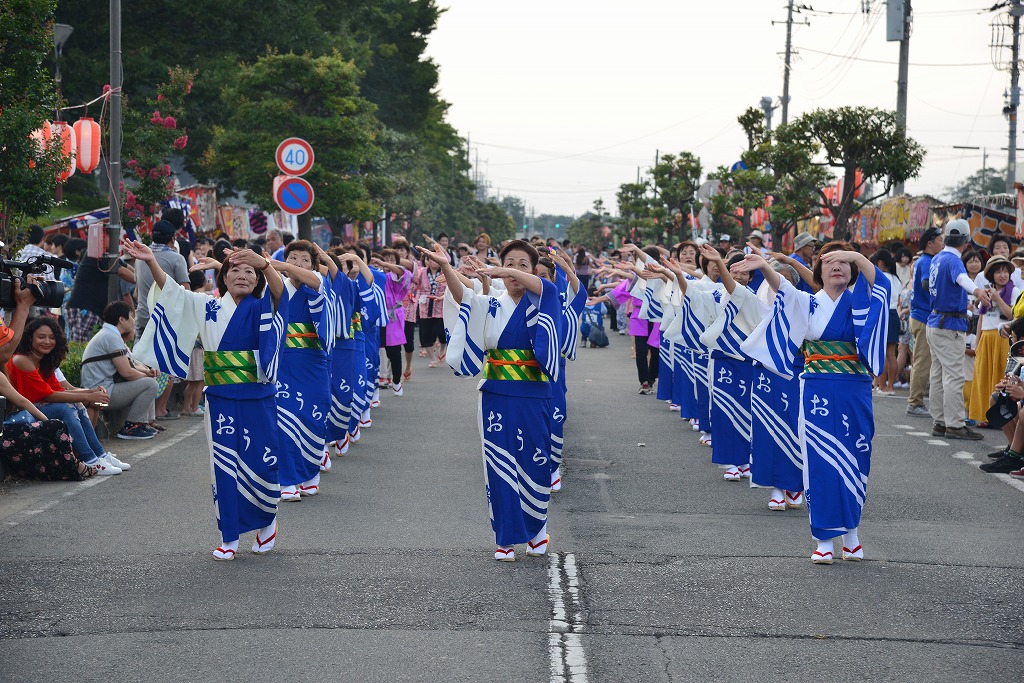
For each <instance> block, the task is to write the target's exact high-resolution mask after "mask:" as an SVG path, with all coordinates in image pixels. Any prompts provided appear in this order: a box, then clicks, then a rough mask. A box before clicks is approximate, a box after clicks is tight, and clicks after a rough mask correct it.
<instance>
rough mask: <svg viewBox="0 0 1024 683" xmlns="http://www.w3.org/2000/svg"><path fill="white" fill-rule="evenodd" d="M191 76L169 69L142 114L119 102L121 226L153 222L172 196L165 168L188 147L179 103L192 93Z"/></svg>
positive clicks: (169, 179)
mask: <svg viewBox="0 0 1024 683" xmlns="http://www.w3.org/2000/svg"><path fill="white" fill-rule="evenodd" d="M194 78H195V73H194V72H191V71H186V70H185V69H182V68H180V67H176V68H174V69H171V70H170V71H169V72H168V74H167V81H166V82H165V83H161V84H160V86H158V88H157V96H156V97H155V98H149V100H148V101H147V102H146V104H147V105H148V106H147V107H145V108H142V107H135V106H131V105H133V104H134V103H132V102H127V101H126V102H125V105H126V106H125V107H124V109H123V129H124V146H123V147H122V156H123V157H124V158H126V159H127V161H125V178H124V180H125V185H126V186H129V187H130V189H126V190H125V192H124V196H123V198H122V201H123V202H124V210H123V212H122V220H121V222H122V224H123V225H124V226H125V227H128V228H135V227H136V226H138V225H139V224H140V223H142V222H143V221H145V220H146V219H147V218H150V217H152V216H155V215H156V214H157V213H158V212H159V210H160V204H161V202H163V201H164V200H165V199H167V198H168V197H169V196H170V195H171V193H172V191H173V190H174V181H173V180H171V178H170V175H171V167H170V165H169V164H168V163H167V161H168V160H169V159H170V157H171V156H172V155H173V154H174V153H175V152H176V151H177V152H180V151H181V150H183V149H185V147H186V146H187V145H188V135H187V133H186V131H185V129H184V128H183V127H182V125H181V124H182V118H181V117H182V115H183V113H184V111H185V107H184V100H185V97H186V96H187V95H188V94H189V92H190V91H191V89H192V80H193V79H194Z"/></svg>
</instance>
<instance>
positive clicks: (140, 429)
mask: <svg viewBox="0 0 1024 683" xmlns="http://www.w3.org/2000/svg"><path fill="white" fill-rule="evenodd" d="M134 337H135V311H133V310H132V307H131V306H129V305H128V304H126V303H125V302H124V301H112V302H110V303H109V304H107V306H106V308H104V309H103V327H102V328H100V331H99V332H97V333H96V334H95V335H94V336H93V338H92V339H91V340H89V344H88V345H87V346H86V347H85V352H84V353H83V354H82V384H83V385H85V386H87V387H103V389H105V390H106V392H107V395H108V396H109V397H110V402H109V405H108V409H109V410H119V409H121V408H128V415H127V417H126V421H125V423H124V425H123V426H122V427H121V429H120V430H118V432H117V438H119V439H152V438H153V437H154V436H156V434H157V431H156V430H155V429H153V428H152V427H150V426H149V422H151V421H152V420H153V419H155V417H156V408H155V401H156V397H157V392H158V388H157V382H156V379H155V377H156V374H157V373H156V372H155V371H154V370H152V369H150V368H146V369H145V370H143V369H140V368H136V367H135V365H134V364H133V363H132V361H131V356H130V355H129V352H128V345H127V344H126V343H125V342H126V341H130V340H132V339H133V338H134Z"/></svg>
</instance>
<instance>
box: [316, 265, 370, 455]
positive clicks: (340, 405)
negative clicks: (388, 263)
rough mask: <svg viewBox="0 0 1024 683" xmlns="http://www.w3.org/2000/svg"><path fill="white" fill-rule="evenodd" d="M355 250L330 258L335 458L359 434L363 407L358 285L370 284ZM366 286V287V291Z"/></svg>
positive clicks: (330, 422) (330, 420)
mask: <svg viewBox="0 0 1024 683" xmlns="http://www.w3.org/2000/svg"><path fill="white" fill-rule="evenodd" d="M361 251H362V250H360V249H357V248H355V247H341V248H339V249H338V251H337V252H336V254H335V252H334V250H332V254H334V257H336V258H337V259H338V261H339V262H340V263H339V271H338V273H337V274H336V275H335V276H334V277H333V279H332V280H331V289H333V290H334V304H335V306H336V307H337V311H336V313H335V316H336V318H337V320H338V328H337V330H336V332H335V334H336V337H335V340H334V349H333V350H332V351H331V394H332V397H331V412H330V413H329V415H328V417H327V440H328V443H329V445H330V448H329V450H330V451H332V452H333V453H337V454H338V455H344V454H345V453H347V452H348V449H349V445H350V444H351V442H352V435H353V434H358V430H359V416H360V415H362V413H363V410H364V409H365V407H366V391H365V387H366V362H365V356H366V344H365V342H364V340H363V323H362V315H361V313H360V309H361V307H362V300H361V298H360V289H361V287H362V286H363V285H362V284H361V283H370V282H372V281H373V273H371V272H370V269H369V268H368V267H367V265H366V263H364V262H363V259H362V258H360V256H359V253H360V252H361ZM368 286H369V285H367V287H368ZM330 455H331V453H329V454H328V455H327V456H325V457H324V470H327V469H330V462H331V459H330Z"/></svg>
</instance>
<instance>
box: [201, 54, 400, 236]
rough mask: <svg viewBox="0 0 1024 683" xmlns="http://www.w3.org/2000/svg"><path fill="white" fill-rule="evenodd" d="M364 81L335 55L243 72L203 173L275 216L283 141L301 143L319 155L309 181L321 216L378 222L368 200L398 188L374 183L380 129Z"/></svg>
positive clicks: (271, 60)
mask: <svg viewBox="0 0 1024 683" xmlns="http://www.w3.org/2000/svg"><path fill="white" fill-rule="evenodd" d="M360 75H361V74H360V71H359V69H358V68H357V67H356V66H355V64H354V63H353V62H351V61H346V60H345V59H343V58H342V57H341V56H340V55H338V54H333V55H329V56H323V57H311V56H310V55H296V54H275V53H270V54H267V55H266V56H264V57H261V58H260V59H258V60H257V61H256V62H255V63H254V64H251V65H246V66H244V67H242V68H241V69H240V70H239V72H238V77H237V80H236V82H235V84H234V85H232V86H231V87H229V88H227V89H226V90H225V91H224V101H225V105H226V107H227V110H228V111H230V112H231V115H230V116H229V117H228V119H227V120H226V121H225V123H224V124H223V125H218V126H215V127H214V131H213V141H212V144H211V145H210V147H209V148H208V150H207V154H206V157H205V160H204V163H205V166H206V167H207V169H208V170H209V171H210V172H211V175H213V176H215V177H217V178H219V179H222V182H223V183H224V184H225V186H226V187H228V188H237V189H240V190H243V191H244V192H245V193H246V197H247V199H248V200H249V201H251V202H253V203H255V204H257V205H259V206H260V207H262V208H263V209H266V210H271V209H273V207H274V199H273V194H272V187H273V179H274V177H275V176H276V175H278V174H279V171H278V169H277V164H276V162H275V159H274V153H275V151H276V149H277V146H278V144H279V143H280V142H281V140H282V139H284V138H285V137H288V136H289V135H296V136H298V137H301V138H304V139H306V140H307V141H308V142H309V143H310V145H312V147H313V150H314V152H315V154H316V163H315V164H314V165H313V168H312V170H310V171H309V173H307V174H306V176H305V177H306V180H308V181H309V182H310V184H311V185H312V186H313V190H314V192H315V193H316V204H315V209H316V213H318V214H320V215H325V216H329V217H332V218H338V217H341V218H344V219H352V220H368V219H372V218H374V217H375V216H376V215H377V209H376V207H375V205H374V203H373V202H372V201H371V192H375V193H378V194H381V195H383V194H388V193H389V192H390V191H391V190H392V189H393V188H388V187H387V185H388V181H387V179H385V178H382V177H380V176H375V175H374V173H375V172H376V171H377V170H378V169H380V168H382V166H383V156H382V153H381V148H380V147H379V146H378V144H377V141H376V140H377V136H378V134H379V132H380V129H379V123H378V121H377V120H376V118H375V117H374V116H373V111H374V106H373V105H372V104H371V103H370V102H368V101H367V100H365V99H363V98H362V97H360V95H359V86H358V82H359V78H360ZM305 215H306V216H307V217H308V214H305ZM306 229H308V225H307V226H306ZM302 231H303V230H302V226H301V225H300V233H301V232H302ZM300 237H306V238H308V235H302V234H300Z"/></svg>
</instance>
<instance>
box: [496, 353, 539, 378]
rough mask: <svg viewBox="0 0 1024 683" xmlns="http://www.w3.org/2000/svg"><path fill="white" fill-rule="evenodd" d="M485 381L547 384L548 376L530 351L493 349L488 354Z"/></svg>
mask: <svg viewBox="0 0 1024 683" xmlns="http://www.w3.org/2000/svg"><path fill="white" fill-rule="evenodd" d="M484 379H510V380H523V381H528V382H547V381H548V376H547V375H546V374H544V371H543V370H542V369H541V367H540V363H538V362H537V358H536V357H535V356H534V355H533V351H531V350H530V349H491V350H490V351H488V352H487V363H486V364H485V365H484Z"/></svg>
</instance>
